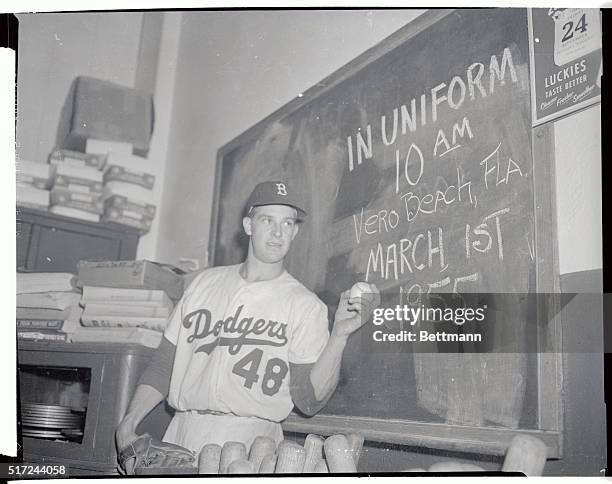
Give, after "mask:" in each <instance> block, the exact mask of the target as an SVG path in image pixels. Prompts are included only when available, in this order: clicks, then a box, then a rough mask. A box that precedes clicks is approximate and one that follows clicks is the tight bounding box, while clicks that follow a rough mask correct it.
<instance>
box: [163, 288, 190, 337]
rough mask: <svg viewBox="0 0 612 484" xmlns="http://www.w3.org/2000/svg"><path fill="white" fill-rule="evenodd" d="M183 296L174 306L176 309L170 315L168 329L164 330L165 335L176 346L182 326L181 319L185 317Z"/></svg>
mask: <svg viewBox="0 0 612 484" xmlns="http://www.w3.org/2000/svg"><path fill="white" fill-rule="evenodd" d="M184 297H185V296H183V297H182V298H181V300H180V301H179V302H178V303H177V305H176V306H174V310H173V311H172V314H171V315H170V319H169V320H168V324H167V325H166V329H165V330H164V337H165V338H166V339H167V340H168V341H169V342H170V343H172V344H173V345H174V346H176V344H177V342H178V334H179V329H180V328H181V321H182V319H183V300H184Z"/></svg>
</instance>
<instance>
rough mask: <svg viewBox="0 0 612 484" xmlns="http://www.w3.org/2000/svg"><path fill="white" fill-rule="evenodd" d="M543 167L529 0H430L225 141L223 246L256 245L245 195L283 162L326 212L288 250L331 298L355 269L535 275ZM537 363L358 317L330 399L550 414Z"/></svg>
mask: <svg viewBox="0 0 612 484" xmlns="http://www.w3.org/2000/svg"><path fill="white" fill-rule="evenodd" d="M533 173H534V161H533V154H532V131H531V118H530V105H529V55H528V45H527V16H526V10H525V9H478V10H476V9H465V10H463V9H460V10H454V11H450V12H449V11H435V12H430V13H429V14H427V15H425V16H424V17H423V18H421V19H420V20H419V22H417V26H416V27H414V26H412V27H411V26H407V27H406V28H405V29H403V30H402V31H399V32H398V33H396V34H394V35H393V36H391V37H390V38H388V39H386V40H385V41H383V42H382V43H381V44H380V45H378V46H376V47H375V48H373V49H372V50H371V51H369V52H366V53H365V54H364V55H363V56H362V57H361V58H359V59H357V60H356V61H354V62H353V63H351V64H349V65H348V66H345V67H344V68H343V69H341V70H340V71H338V72H337V73H335V74H333V75H332V76H330V77H329V78H328V79H325V80H324V81H322V82H321V83H320V84H319V85H317V86H316V87H315V88H313V89H312V90H310V91H308V92H306V93H304V95H303V97H302V98H299V99H297V100H296V101H294V102H292V103H289V104H288V105H287V106H284V107H283V108H281V109H280V110H279V111H277V112H276V113H273V114H272V115H270V116H269V117H268V118H266V119H264V120H263V121H262V122H260V123H258V124H257V125H256V126H254V127H253V128H251V129H250V130H248V131H247V132H245V133H244V134H242V135H241V136H239V137H238V138H236V139H235V140H233V141H232V142H230V143H229V144H227V145H226V146H224V147H222V148H221V149H220V151H219V156H218V166H217V173H216V188H215V211H214V214H213V227H212V240H211V256H212V263H213V264H214V265H220V264H233V263H238V262H241V261H242V260H243V259H244V257H245V254H246V239H245V237H244V235H243V234H242V229H241V219H242V217H243V215H244V205H245V203H246V198H247V197H248V194H249V193H250V191H251V189H252V186H253V185H254V184H255V183H257V182H260V181H263V180H268V179H284V180H288V181H289V182H290V183H291V184H292V185H293V186H294V187H295V188H297V189H298V190H299V191H300V192H301V194H302V196H303V197H304V199H305V200H306V201H307V209H308V211H309V214H310V215H309V217H308V220H307V222H306V223H305V224H304V226H303V227H302V229H301V231H300V234H299V236H298V237H297V238H296V240H295V241H294V245H293V247H292V249H291V253H290V255H289V257H288V259H287V268H288V270H289V271H290V272H291V273H292V274H293V275H295V276H296V277H297V278H298V279H299V280H300V281H302V282H303V283H304V284H305V285H306V286H308V287H309V288H311V289H312V290H313V291H315V292H316V293H317V294H318V295H319V296H320V297H321V298H322V299H323V301H324V302H325V303H326V304H328V306H329V308H330V315H333V311H334V310H335V305H336V304H337V300H338V296H339V294H340V292H341V291H343V290H345V289H347V288H348V287H350V286H351V285H352V284H353V283H354V282H355V281H357V280H368V281H370V282H374V283H376V284H377V285H378V287H379V288H381V290H383V292H384V294H383V301H384V300H385V298H387V299H388V300H389V299H393V298H395V300H399V301H402V300H406V298H409V297H414V296H415V295H416V294H418V293H422V292H427V291H439V292H450V291H459V292H517V293H525V292H530V291H535V289H536V279H537V264H536V260H535V259H536V223H535V218H536V216H535V213H536V208H535V201H534V177H533ZM541 195H542V194H539V196H541ZM544 195H545V196H546V195H549V194H548V193H547V194H544ZM516 313H517V317H516V325H515V326H514V329H513V330H514V331H518V332H520V331H522V329H523V326H524V318H525V315H524V314H523V313H522V312H521V310H517V311H516ZM504 336H507V335H504V334H499V335H496V337H498V338H502V339H503V337H504ZM531 366H532V365H530V362H529V357H528V355H525V354H511V355H508V354H506V355H491V356H490V357H483V356H482V355H469V354H463V355H442V354H422V353H421V354H416V353H413V352H412V351H411V350H410V349H409V348H406V346H405V345H404V347H403V348H399V347H398V348H396V349H395V351H390V352H382V353H381V352H372V351H370V347H369V346H368V344H367V343H366V342H365V341H364V340H363V338H361V337H360V335H359V334H355V335H353V336H352V337H351V340H350V342H349V345H348V347H347V350H346V352H345V356H344V360H343V370H342V376H341V381H340V384H339V387H338V389H337V391H336V394H335V395H334V396H333V397H332V399H331V401H330V402H329V404H328V405H327V407H326V408H325V409H324V412H323V413H325V414H329V415H336V416H350V417H359V418H362V417H363V418H372V419H398V420H411V421H418V422H432V423H436V422H439V423H450V424H459V425H469V426H496V427H505V428H517V427H521V428H537V421H536V419H535V418H534V412H533V411H532V410H531V409H533V408H535V406H536V404H537V402H535V399H537V390H536V391H528V390H529V389H533V388H537V386H538V382H537V381H536V380H537V375H536V374H535V373H534V372H530V371H528V368H531ZM485 368H486V369H485Z"/></svg>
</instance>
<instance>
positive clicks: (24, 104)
mask: <svg viewBox="0 0 612 484" xmlns="http://www.w3.org/2000/svg"><path fill="white" fill-rule="evenodd" d="M142 18H143V14H142V13H138V12H137V13H123V12H122V13H104V14H101V13H62V14H20V15H18V19H19V59H18V70H17V76H18V81H17V84H18V89H17V159H24V160H30V161H37V162H46V161H47V156H48V155H49V153H50V152H51V150H52V149H53V147H54V145H55V135H56V132H57V124H58V120H59V113H60V110H61V107H62V105H63V103H64V100H65V99H66V94H67V93H68V88H69V87H70V83H71V82H72V80H73V79H74V78H75V76H78V75H89V76H93V77H97V78H100V79H105V80H108V81H112V82H116V83H118V84H123V85H126V86H131V87H132V86H133V85H134V81H135V75H136V70H137V57H138V52H139V45H140V33H141V24H142Z"/></svg>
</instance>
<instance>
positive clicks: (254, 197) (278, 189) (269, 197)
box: [246, 181, 307, 216]
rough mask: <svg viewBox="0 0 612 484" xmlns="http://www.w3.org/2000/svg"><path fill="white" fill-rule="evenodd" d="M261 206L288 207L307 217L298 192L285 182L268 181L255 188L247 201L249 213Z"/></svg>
mask: <svg viewBox="0 0 612 484" xmlns="http://www.w3.org/2000/svg"><path fill="white" fill-rule="evenodd" d="M261 205H288V206H289V207H293V208H295V209H296V210H297V211H298V213H299V214H300V215H301V216H306V215H307V213H306V210H304V209H303V208H302V202H301V201H300V200H299V198H298V196H297V194H296V192H295V191H294V190H292V189H291V187H290V186H289V184H287V183H286V182H283V181H266V182H262V183H259V184H257V185H256V186H255V188H253V191H252V192H251V195H250V196H249V200H248V201H247V205H246V207H247V212H250V210H251V208H253V207H259V206H261Z"/></svg>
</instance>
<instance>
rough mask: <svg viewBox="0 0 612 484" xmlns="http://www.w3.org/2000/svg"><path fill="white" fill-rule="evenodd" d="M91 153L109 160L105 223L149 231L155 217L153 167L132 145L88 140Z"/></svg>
mask: <svg viewBox="0 0 612 484" xmlns="http://www.w3.org/2000/svg"><path fill="white" fill-rule="evenodd" d="M86 150H87V152H88V153H97V154H102V155H104V156H106V157H107V164H106V169H105V172H104V188H103V193H102V199H103V200H104V214H103V215H102V220H103V221H105V222H114V223H118V224H122V225H128V226H130V227H135V228H137V229H138V230H139V231H140V232H141V233H145V232H148V231H149V230H150V228H151V224H152V222H153V218H154V217H155V212H156V206H155V204H154V201H153V186H154V184H155V175H154V174H153V173H152V170H151V166H150V164H149V163H148V161H147V160H146V158H142V157H140V156H136V155H133V154H132V145H130V144H127V143H120V142H112V141H111V142H109V141H102V140H95V139H88V140H87V147H86Z"/></svg>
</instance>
